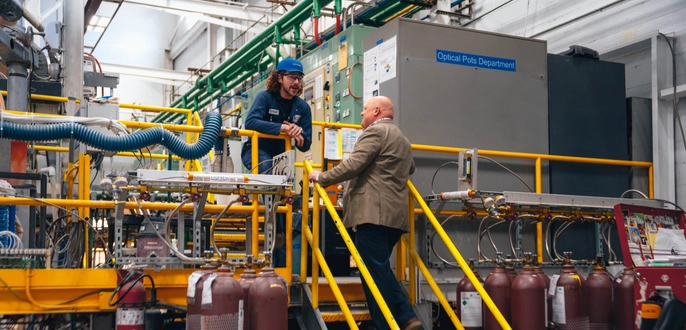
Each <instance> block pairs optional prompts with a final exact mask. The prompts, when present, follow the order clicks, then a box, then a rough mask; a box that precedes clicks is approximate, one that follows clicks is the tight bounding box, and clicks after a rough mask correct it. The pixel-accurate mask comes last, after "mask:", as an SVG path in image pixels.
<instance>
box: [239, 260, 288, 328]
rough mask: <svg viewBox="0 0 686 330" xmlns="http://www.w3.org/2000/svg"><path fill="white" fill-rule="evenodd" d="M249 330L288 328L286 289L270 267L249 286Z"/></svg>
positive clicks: (263, 270)
mask: <svg viewBox="0 0 686 330" xmlns="http://www.w3.org/2000/svg"><path fill="white" fill-rule="evenodd" d="M248 299H249V300H250V305H249V312H250V330H266V329H269V330H285V329H288V290H287V289H286V287H285V286H284V285H283V281H281V279H280V278H279V276H278V275H277V274H276V273H274V269H273V268H271V267H265V268H263V269H262V272H261V273H260V275H258V276H257V278H256V279H255V281H254V282H253V283H252V285H251V286H250V293H249V298H248Z"/></svg>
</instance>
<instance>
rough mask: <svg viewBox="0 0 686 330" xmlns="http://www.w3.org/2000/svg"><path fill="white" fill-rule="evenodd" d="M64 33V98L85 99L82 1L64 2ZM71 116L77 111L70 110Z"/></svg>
mask: <svg viewBox="0 0 686 330" xmlns="http://www.w3.org/2000/svg"><path fill="white" fill-rule="evenodd" d="M63 5H64V8H63V11H62V12H63V26H64V28H63V30H62V31H63V32H62V38H63V40H64V43H63V47H62V48H64V54H63V56H62V59H63V63H62V69H63V70H62V72H64V85H63V86H64V89H63V92H62V93H63V95H64V96H71V97H75V98H77V99H82V98H83V31H84V29H83V25H84V10H83V3H82V2H81V1H64V4H63ZM68 111H71V113H67V115H69V116H73V115H74V114H75V113H76V109H71V110H68Z"/></svg>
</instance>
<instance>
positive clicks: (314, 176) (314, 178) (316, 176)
mask: <svg viewBox="0 0 686 330" xmlns="http://www.w3.org/2000/svg"><path fill="white" fill-rule="evenodd" d="M319 173H321V172H319V171H312V173H310V174H309V175H307V179H308V180H309V181H310V182H318V179H319Z"/></svg>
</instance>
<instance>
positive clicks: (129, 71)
mask: <svg viewBox="0 0 686 330" xmlns="http://www.w3.org/2000/svg"><path fill="white" fill-rule="evenodd" d="M100 65H102V70H103V71H104V72H108V73H110V72H111V73H118V74H120V75H122V76H131V77H136V78H141V79H145V80H149V81H154V82H158V83H161V84H167V85H176V86H178V85H181V84H183V83H184V82H186V80H189V78H190V81H191V83H192V82H194V81H195V79H196V77H192V76H191V75H190V74H189V73H187V72H180V71H173V70H165V69H151V68H145V67H139V66H131V65H121V64H115V63H105V62H103V63H100Z"/></svg>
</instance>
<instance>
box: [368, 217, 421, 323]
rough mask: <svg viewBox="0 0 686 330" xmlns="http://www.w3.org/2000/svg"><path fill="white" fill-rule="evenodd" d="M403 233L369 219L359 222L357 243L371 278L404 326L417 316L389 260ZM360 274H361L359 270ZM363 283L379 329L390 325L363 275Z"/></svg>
mask: <svg viewBox="0 0 686 330" xmlns="http://www.w3.org/2000/svg"><path fill="white" fill-rule="evenodd" d="M403 234H404V232H403V231H402V230H400V229H396V228H390V227H386V226H379V225H373V224H369V223H366V224H362V225H359V226H357V232H356V233H355V237H356V238H355V240H356V243H355V245H356V246H357V250H358V251H359V252H360V257H362V261H364V263H365V265H366V266H367V269H369V272H370V273H371V275H372V279H374V282H375V283H376V286H377V287H378V288H379V291H380V292H381V296H382V297H383V298H384V300H385V301H386V304H387V305H388V308H389V309H390V310H391V313H392V314H393V317H394V318H395V321H396V322H397V323H398V325H399V326H401V327H402V326H403V325H404V324H405V323H407V322H408V321H410V320H411V319H413V318H415V317H416V315H415V313H414V311H413V310H412V306H410V302H409V301H408V300H407V297H405V293H404V292H403V290H402V288H401V287H400V283H398V280H397V279H396V278H395V275H394V274H393V271H392V270H391V263H390V261H389V259H390V257H391V252H393V248H394V247H395V244H396V243H398V241H399V240H400V237H401V236H402V235H403ZM360 277H362V274H360ZM362 287H363V288H364V294H365V296H366V297H367V305H368V306H369V313H370V314H371V316H372V321H374V324H375V325H376V328H377V330H385V329H389V326H388V322H386V319H385V318H384V316H383V314H382V313H381V309H380V308H379V305H378V304H377V303H376V300H374V296H372V292H371V291H370V290H369V287H368V286H367V283H366V282H365V280H364V278H362Z"/></svg>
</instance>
